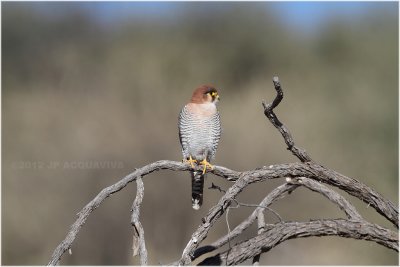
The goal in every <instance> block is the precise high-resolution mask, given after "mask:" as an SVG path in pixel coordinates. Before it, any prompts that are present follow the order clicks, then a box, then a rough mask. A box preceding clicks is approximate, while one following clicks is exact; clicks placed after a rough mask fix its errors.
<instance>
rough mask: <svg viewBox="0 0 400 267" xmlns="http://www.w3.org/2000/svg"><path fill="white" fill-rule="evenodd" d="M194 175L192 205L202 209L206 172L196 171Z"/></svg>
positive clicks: (194, 207) (196, 208)
mask: <svg viewBox="0 0 400 267" xmlns="http://www.w3.org/2000/svg"><path fill="white" fill-rule="evenodd" d="M191 175H192V207H193V209H195V210H198V209H200V207H201V205H202V204H203V188H204V178H205V174H203V173H202V172H201V171H194V172H192V173H191Z"/></svg>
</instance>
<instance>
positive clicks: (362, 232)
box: [199, 219, 399, 265]
mask: <svg viewBox="0 0 400 267" xmlns="http://www.w3.org/2000/svg"><path fill="white" fill-rule="evenodd" d="M332 235H334V236H341V237H347V238H354V239H362V240H368V241H373V242H376V243H378V244H381V245H384V246H385V247H388V248H390V249H394V250H396V251H398V250H399V247H398V235H397V234H396V233H394V232H392V231H389V230H387V229H384V228H382V227H380V226H378V225H376V224H371V223H367V222H365V221H364V222H354V221H349V220H344V219H336V220H317V221H310V222H284V223H277V224H275V225H274V226H273V227H272V228H270V229H267V230H266V231H265V232H264V233H263V234H261V235H257V236H256V237H253V238H251V239H249V240H247V241H244V242H241V243H239V244H237V245H235V246H233V247H232V248H231V249H229V250H227V251H225V252H222V253H219V254H217V255H215V256H212V257H209V258H207V259H205V260H204V261H202V262H201V263H200V264H199V265H236V264H239V263H241V262H243V261H245V260H247V259H251V258H253V257H254V256H256V255H258V254H260V253H265V252H267V251H269V250H270V249H271V248H273V247H275V246H277V245H278V244H280V243H282V242H284V241H286V240H288V239H293V238H301V237H311V236H332Z"/></svg>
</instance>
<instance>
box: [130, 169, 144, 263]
mask: <svg viewBox="0 0 400 267" xmlns="http://www.w3.org/2000/svg"><path fill="white" fill-rule="evenodd" d="M136 184H137V191H136V197H135V200H134V201H133V204H132V210H131V211H132V216H131V224H132V226H133V229H134V232H133V242H132V250H133V256H136V255H137V254H139V256H140V265H142V266H143V265H147V250H146V244H145V239H144V230H143V227H142V224H141V223H140V221H139V216H140V205H141V204H142V201H143V196H144V185H143V181H142V178H141V177H140V176H139V177H138V178H137V179H136Z"/></svg>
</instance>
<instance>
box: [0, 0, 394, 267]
mask: <svg viewBox="0 0 400 267" xmlns="http://www.w3.org/2000/svg"><path fill="white" fill-rule="evenodd" d="M397 12H398V3H396V2H386V3H373V2H342V3H333V2H331V3H318V2H285V3H279V2H258V3H217V2H215V3H206V2H204V3H184V2H181V3H178V2H175V3H168V2H163V3H158V2H147V3H142V2H131V3H129V2H120V3H117V2H115V3H107V2H97V3H95V2H86V3H84V2H82V3H78V2H70V3H65V2H64V3H62V2H59V3H55V2H53V3H51V2H30V3H28V2H21V3H18V2H6V3H2V12H1V13H2V148H3V150H2V246H1V247H2V253H1V256H2V263H3V264H6V265H37V264H41V265H42V264H47V262H48V261H49V259H50V256H51V254H52V253H53V250H54V249H55V247H56V246H57V245H58V244H59V243H60V242H61V241H62V240H63V239H64V237H65V235H66V233H67V231H68V230H69V227H70V225H71V224H72V223H73V222H74V221H75V219H76V214H77V213H78V212H79V211H80V210H81V208H82V207H83V206H84V205H86V204H87V203H88V202H89V201H90V200H91V199H93V198H94V197H95V196H96V194H97V193H98V192H99V191H100V190H101V189H103V188H104V187H106V186H108V185H111V184H113V183H115V182H117V181H118V180H119V179H121V178H122V177H123V176H125V175H126V174H129V173H130V172H132V171H133V170H134V168H137V167H141V166H143V165H146V164H148V163H151V162H154V161H157V160H161V159H169V160H177V161H180V160H181V157H182V156H181V151H180V145H179V140H178V131H177V118H178V114H179V111H180V109H181V108H182V107H183V105H184V104H185V103H186V102H187V101H188V100H189V99H190V96H191V93H192V91H193V89H194V88H195V87H197V86H198V85H201V84H204V83H211V84H214V85H215V86H216V87H217V88H218V90H219V92H220V95H221V102H220V105H219V110H220V113H221V118H222V125H223V135H222V139H221V142H220V146H219V149H218V152H217V155H216V159H215V161H214V163H215V164H217V165H223V166H226V167H228V168H231V169H234V170H238V171H242V170H250V169H254V168H256V167H261V166H265V165H270V164H278V163H288V162H295V161H297V159H296V158H295V157H293V156H292V155H291V153H289V152H288V151H287V150H286V146H285V144H284V142H283V139H282V137H281V135H280V134H279V132H278V131H277V130H276V129H275V128H274V127H273V126H272V125H271V123H269V121H267V119H266V118H265V117H264V115H263V110H262V106H261V101H262V100H263V99H265V100H268V101H271V100H272V99H273V98H274V96H275V91H274V88H273V84H272V77H273V76H275V75H277V76H279V78H280V80H281V82H282V86H283V89H284V94H285V98H284V100H283V102H282V103H281V105H280V106H279V107H278V108H277V110H276V113H277V115H278V116H279V118H280V119H281V120H282V122H284V123H285V124H286V125H287V126H288V128H289V129H290V130H291V132H292V134H293V136H294V140H295V142H296V144H297V145H298V146H300V147H303V148H305V149H306V150H307V151H308V153H309V154H310V155H311V157H312V158H313V159H314V160H316V161H317V162H319V163H321V164H322V165H324V166H326V167H328V168H331V169H334V170H336V171H338V172H340V173H342V174H344V175H346V176H350V177H354V178H356V179H358V180H360V181H361V182H363V183H365V184H367V185H369V186H371V187H372V188H374V189H376V190H377V191H378V192H379V193H381V194H382V195H384V196H385V197H386V198H387V199H389V200H391V201H392V202H394V203H396V205H397V203H398V72H399V70H398V45H399V44H398V13H397ZM211 182H213V183H215V184H217V185H219V186H220V187H222V188H224V189H226V188H228V187H229V186H230V183H228V182H226V181H224V180H223V179H221V178H218V177H215V176H213V175H208V177H207V180H206V184H205V188H208V187H209V186H210V185H211ZM284 182H285V181H284V180H283V179H279V180H275V181H268V182H265V183H262V184H257V185H253V186H250V187H249V188H248V189H247V190H245V191H244V192H243V193H242V194H241V195H240V197H239V200H240V201H241V202H244V203H253V204H256V203H259V202H260V201H261V200H262V198H264V197H265V196H266V195H267V194H268V193H269V192H270V191H271V190H273V189H274V188H275V187H276V186H278V185H280V184H282V183H284ZM144 186H145V194H144V201H143V206H142V209H141V221H142V224H143V227H144V230H145V237H146V245H147V248H148V253H149V263H150V264H155V265H158V264H168V263H170V262H172V261H174V260H177V259H178V258H179V257H180V255H181V252H182V250H183V249H184V247H185V245H186V243H187V242H188V240H189V239H190V236H191V233H192V232H194V231H195V229H196V228H197V226H198V225H199V224H200V223H201V218H202V217H203V216H204V215H205V214H206V213H207V211H208V209H209V208H211V207H212V206H213V204H215V203H216V201H217V200H218V199H219V198H220V197H221V193H219V192H218V191H216V190H209V189H205V195H204V200H205V203H204V205H203V207H202V208H201V209H200V210H199V211H194V210H193V209H192V207H191V189H190V188H191V187H190V186H191V185H190V175H189V173H177V172H170V171H160V172H156V173H153V174H151V175H149V176H146V177H145V179H144ZM135 192H136V185H135V184H134V183H133V184H129V185H128V186H127V187H126V188H125V189H123V190H122V191H120V192H118V193H117V194H114V195H112V196H111V197H110V198H108V199H107V200H106V201H105V202H104V203H103V204H102V205H101V206H100V207H99V208H98V209H97V210H95V211H94V212H93V213H92V215H91V216H90V217H89V219H88V221H87V223H86V224H85V225H84V227H83V228H82V229H81V231H80V232H79V235H78V237H77V239H76V240H75V242H74V243H73V246H72V255H68V253H66V254H64V256H63V257H62V261H61V264H69V265H77V264H79V265H113V264H117V265H128V264H138V263H139V261H138V259H137V258H132V252H131V245H132V244H131V243H132V231H133V230H132V227H131V226H130V208H131V205H132V201H133V200H134V198H135ZM343 194H344V196H345V197H346V198H348V199H349V200H351V201H352V202H353V203H354V204H355V205H356V207H357V208H358V209H359V211H360V212H361V214H362V215H363V216H365V217H366V218H367V219H368V220H370V221H372V222H374V223H378V224H380V225H382V226H385V227H388V228H389V229H393V227H392V225H391V224H390V223H388V222H386V221H385V220H384V219H382V218H381V217H380V216H379V215H377V214H376V212H375V211H374V209H372V208H368V207H367V205H366V204H365V203H362V202H361V201H358V200H356V199H354V198H353V197H351V196H349V195H347V194H345V193H343ZM272 208H273V209H274V210H275V211H276V212H278V213H279V214H280V216H281V217H282V218H283V219H284V220H286V221H294V220H297V221H308V220H309V219H318V218H339V217H344V214H343V213H342V212H340V211H339V210H338V209H337V207H336V206H334V205H333V204H331V203H330V202H329V201H327V200H325V199H324V198H323V197H322V196H320V195H318V194H316V193H313V192H310V191H307V190H306V189H303V188H300V189H298V190H296V191H295V192H294V193H293V194H291V195H290V196H288V197H286V198H285V199H283V200H281V201H279V202H278V203H275V204H274V205H273V206H272ZM251 212H252V209H251V208H241V209H234V210H231V211H230V213H229V225H230V227H231V229H232V228H233V227H235V226H236V225H237V224H238V223H240V222H241V220H243V219H244V218H246V217H247V216H248V215H249V214H250V213H251ZM266 218H267V219H266V220H267V222H268V223H273V222H276V221H277V219H276V218H275V217H274V216H273V214H271V213H268V212H267V213H266ZM226 233H227V225H226V222H225V218H221V219H220V221H219V222H218V223H217V224H216V225H215V227H214V228H213V230H212V231H211V232H210V233H209V235H208V237H207V239H206V240H205V243H204V244H208V243H211V242H213V241H214V240H216V239H217V238H218V237H220V236H222V235H225V234H226ZM255 233H256V228H255V227H252V228H250V229H249V230H248V231H247V232H246V233H245V235H244V236H242V237H241V238H240V239H237V240H235V241H234V242H237V241H240V240H243V239H246V238H250V237H252V236H254V234H255ZM195 263H196V262H195ZM247 264H249V263H247ZM261 264H264V265H267V264H268V265H315V264H318V265H326V264H330V265H332V264H333V265H397V264H398V254H397V253H396V252H394V251H391V250H389V249H386V248H384V247H382V246H379V245H377V244H375V243H372V242H366V241H357V240H350V239H344V238H338V237H323V238H307V239H297V240H290V241H288V242H285V243H283V244H281V245H279V246H277V247H276V248H274V249H272V250H271V251H270V252H268V253H267V254H264V255H263V256H262V258H261Z"/></svg>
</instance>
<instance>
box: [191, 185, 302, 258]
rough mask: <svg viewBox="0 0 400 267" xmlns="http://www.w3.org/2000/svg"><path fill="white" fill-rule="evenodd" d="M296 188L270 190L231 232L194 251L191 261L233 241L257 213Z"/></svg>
mask: <svg viewBox="0 0 400 267" xmlns="http://www.w3.org/2000/svg"><path fill="white" fill-rule="evenodd" d="M297 187H298V185H294V184H283V185H280V186H278V187H277V188H275V189H274V190H272V191H271V192H270V193H269V194H268V195H267V196H266V197H265V198H264V199H263V200H262V201H261V202H260V204H259V205H258V206H259V207H257V208H256V209H255V210H254V211H253V212H252V214H251V215H250V216H249V217H248V218H247V219H245V220H244V221H242V222H241V223H240V224H239V225H238V226H236V227H235V229H233V230H232V231H230V232H229V233H228V234H226V235H225V236H223V237H221V238H220V239H218V240H217V241H215V242H213V243H212V244H211V245H206V246H203V247H200V248H198V249H196V250H195V252H194V256H193V260H194V259H197V258H198V257H200V256H201V255H204V254H205V253H209V252H212V251H214V250H216V249H218V248H220V247H222V246H223V245H225V244H226V243H228V242H229V240H232V239H234V238H235V237H237V236H239V235H240V234H241V233H243V232H244V231H245V230H246V229H247V228H249V227H250V226H251V225H252V224H253V223H254V221H255V220H256V219H257V217H258V214H259V212H260V211H261V212H263V211H264V210H265V207H268V206H270V205H271V204H272V203H274V202H275V201H276V200H279V199H282V198H283V197H285V196H286V195H287V194H288V193H291V192H292V191H293V190H295V189H296V188H297Z"/></svg>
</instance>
